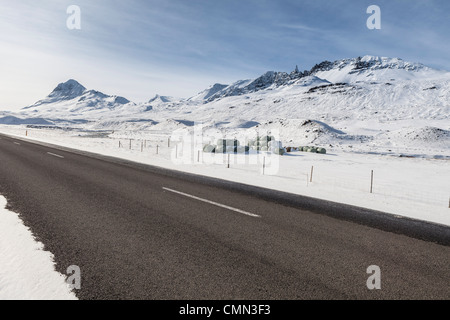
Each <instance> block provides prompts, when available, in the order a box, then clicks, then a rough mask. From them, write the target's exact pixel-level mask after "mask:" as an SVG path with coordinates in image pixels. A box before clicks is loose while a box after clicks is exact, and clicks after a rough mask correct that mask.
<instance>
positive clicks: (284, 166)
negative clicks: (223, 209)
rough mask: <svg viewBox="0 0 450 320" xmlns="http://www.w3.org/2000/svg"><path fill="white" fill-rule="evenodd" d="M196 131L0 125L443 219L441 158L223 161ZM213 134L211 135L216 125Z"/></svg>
mask: <svg viewBox="0 0 450 320" xmlns="http://www.w3.org/2000/svg"><path fill="white" fill-rule="evenodd" d="M194 128H196V127H194ZM195 131H196V133H197V136H195V135H193V131H188V130H178V131H174V132H173V133H171V134H170V133H166V132H164V131H159V132H158V131H152V132H150V131H115V132H114V133H112V132H86V131H77V130H75V131H68V130H60V129H32V128H27V127H25V126H0V132H2V133H8V134H11V135H15V136H17V137H20V138H27V139H31V140H36V141H42V142H48V143H53V144H56V145H61V146H65V147H70V148H76V149H80V150H85V151H89V152H94V153H98V154H103V155H108V156H114V157H119V158H124V159H128V160H132V161H136V162H140V163H145V164H150V165H156V166H160V167H164V168H170V169H174V170H180V171H184V172H190V173H195V174H200V175H205V176H209V177H216V178H220V179H225V180H230V181H236V182H240V183H244V184H249V185H255V186H261V187H265V188H270V189H275V190H280V191H285V192H289V193H294V194H299V195H306V196H311V197H315V198H319V199H325V200H330V201H335V202H340V203H347V204H351V205H356V206H361V207H367V208H371V209H374V210H380V211H383V212H387V213H391V214H394V215H398V216H404V217H411V218H415V219H419V220H426V221H430V222H434V223H439V224H444V225H449V226H450V208H449V198H450V179H449V177H450V165H449V160H448V159H434V158H427V157H400V156H398V155H395V154H389V153H374V154H369V153H366V152H362V151H361V152H360V153H358V152H353V151H351V152H348V151H343V150H341V149H340V148H335V149H329V150H328V154H313V153H304V152H292V153H288V154H286V155H284V156H277V155H273V154H270V153H265V152H261V153H259V154H257V153H256V152H253V153H251V154H248V155H237V154H230V156H229V159H230V168H228V155H223V154H208V153H204V152H202V151H201V149H202V146H203V144H205V143H208V142H210V141H214V139H215V137H214V135H213V134H212V132H208V131H207V130H205V129H204V128H203V130H201V129H200V128H198V129H197V130H195ZM189 132H190V133H189ZM272 132H273V131H272ZM26 133H27V134H28V136H27V137H25V134H26ZM186 133H187V135H185V134H186ZM213 133H215V134H216V137H217V134H218V132H213ZM191 134H192V135H191ZM250 136H251V132H250ZM194 137H195V138H194ZM237 138H238V139H239V140H240V141H244V139H246V137H245V136H244V135H241V136H237ZM130 139H131V149H130ZM169 140H170V147H169ZM119 143H120V144H119ZM356 151H358V150H356ZM176 152H178V153H177V155H175V153H176ZM157 153H158V154H157ZM264 162H265V165H266V167H265V172H264V175H263V172H262V167H263V163H264ZM312 167H314V168H313V177H312V182H311V176H310V175H311V169H312ZM372 170H373V171H374V184H373V193H370V185H371V172H372Z"/></svg>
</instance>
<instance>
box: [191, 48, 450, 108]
mask: <svg viewBox="0 0 450 320" xmlns="http://www.w3.org/2000/svg"><path fill="white" fill-rule="evenodd" d="M440 74H442V72H439V71H437V70H433V69H431V68H428V67H426V66H424V65H422V64H419V63H410V62H405V61H403V60H402V59H399V58H384V57H374V56H364V57H358V58H353V59H342V60H337V61H334V62H330V61H323V62H321V63H319V64H316V65H315V66H314V67H312V68H311V69H310V70H309V71H308V70H305V71H303V72H300V71H299V70H298V68H296V69H295V70H294V71H292V72H291V73H286V72H274V71H269V72H266V73H265V74H263V75H262V76H260V77H259V78H257V79H253V80H240V81H237V82H235V83H233V84H231V85H229V86H224V85H218V84H216V85H214V86H213V87H211V88H209V89H207V90H205V91H203V92H201V93H199V94H198V95H197V96H195V97H193V98H190V99H189V100H191V101H203V102H204V103H207V102H211V101H214V100H217V99H222V98H225V97H232V96H239V95H244V94H249V93H253V92H258V91H261V90H267V89H270V90H273V89H276V88H279V87H282V86H295V85H297V84H298V83H305V82H308V81H311V79H313V81H315V82H317V84H319V82H320V81H323V82H329V83H361V82H375V81H386V82H387V81H398V80H412V79H415V78H420V77H423V76H424V75H426V76H438V75H440ZM311 77H312V78H311Z"/></svg>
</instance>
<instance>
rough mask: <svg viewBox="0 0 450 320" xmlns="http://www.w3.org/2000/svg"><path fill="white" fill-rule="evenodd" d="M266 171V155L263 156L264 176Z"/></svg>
mask: <svg viewBox="0 0 450 320" xmlns="http://www.w3.org/2000/svg"><path fill="white" fill-rule="evenodd" d="M265 173H266V157H264V158H263V176H264V175H265Z"/></svg>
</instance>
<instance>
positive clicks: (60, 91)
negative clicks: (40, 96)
mask: <svg viewBox="0 0 450 320" xmlns="http://www.w3.org/2000/svg"><path fill="white" fill-rule="evenodd" d="M85 91H86V88H85V87H84V86H82V85H81V84H80V83H79V82H78V81H76V80H73V79H70V80H68V81H66V82H64V83H60V84H58V86H57V87H56V88H55V89H54V90H53V91H52V92H51V93H50V94H49V96H48V97H50V98H61V99H73V98H75V97H78V96H81V95H82V94H83V93H84V92H85Z"/></svg>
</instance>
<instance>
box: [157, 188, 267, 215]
mask: <svg viewBox="0 0 450 320" xmlns="http://www.w3.org/2000/svg"><path fill="white" fill-rule="evenodd" d="M163 189H164V190H166V191H170V192H173V193H177V194H179V195H182V196H185V197H189V198H192V199H195V200H199V201H202V202H206V203H209V204H212V205H215V206H217V207H221V208H225V209H228V210H231V211H235V212H238V213H242V214H245V215H247V216H250V217H253V218H261V216H259V215H257V214H253V213H250V212H247V211H244V210H240V209H236V208H233V207H230V206H226V205H224V204H221V203H217V202H214V201H210V200H206V199H203V198H199V197H196V196H193V195H190V194H187V193H184V192H180V191H176V190H173V189H169V188H164V187H163Z"/></svg>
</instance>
